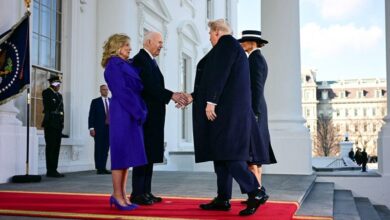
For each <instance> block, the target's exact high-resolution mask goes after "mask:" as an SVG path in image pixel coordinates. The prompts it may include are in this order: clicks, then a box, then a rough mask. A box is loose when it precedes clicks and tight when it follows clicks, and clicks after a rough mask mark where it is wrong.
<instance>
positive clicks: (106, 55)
mask: <svg viewBox="0 0 390 220" xmlns="http://www.w3.org/2000/svg"><path fill="white" fill-rule="evenodd" d="M103 48H104V52H103V58H102V62H101V64H102V66H103V68H105V71H104V78H105V80H106V82H107V85H108V87H109V89H110V90H111V93H112V98H111V102H110V110H109V111H110V147H111V169H112V181H113V187H114V192H113V194H112V196H111V198H110V204H111V205H112V204H114V205H115V206H116V208H118V209H119V210H132V209H134V208H135V207H136V205H134V204H131V203H130V201H129V199H128V197H127V196H126V184H127V176H128V172H129V171H128V169H129V167H134V166H140V165H144V164H146V163H147V159H146V154H145V148H144V140H143V129H142V125H143V123H144V122H145V119H146V114H147V110H146V105H145V103H144V101H143V100H142V98H141V92H142V89H143V85H142V83H141V78H140V76H139V70H138V69H137V68H136V67H135V66H133V64H132V63H130V62H129V61H128V58H129V55H130V51H131V48H130V38H129V37H128V36H126V35H123V34H114V35H112V36H111V37H110V38H109V39H108V41H107V42H106V43H105V45H104V47H103Z"/></svg>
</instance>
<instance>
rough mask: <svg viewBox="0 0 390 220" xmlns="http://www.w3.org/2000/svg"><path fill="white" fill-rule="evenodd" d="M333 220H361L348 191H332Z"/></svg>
mask: <svg viewBox="0 0 390 220" xmlns="http://www.w3.org/2000/svg"><path fill="white" fill-rule="evenodd" d="M333 219H334V220H361V218H360V215H359V212H358V210H357V207H356V203H355V199H354V197H353V195H352V192H351V191H350V190H335V191H334V202H333Z"/></svg>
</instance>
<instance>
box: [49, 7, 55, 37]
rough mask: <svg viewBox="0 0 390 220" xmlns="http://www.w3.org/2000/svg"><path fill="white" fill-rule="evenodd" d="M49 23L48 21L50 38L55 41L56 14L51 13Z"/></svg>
mask: <svg viewBox="0 0 390 220" xmlns="http://www.w3.org/2000/svg"><path fill="white" fill-rule="evenodd" d="M50 16H51V21H50V25H51V27H50V38H51V39H56V34H57V33H56V32H57V27H56V26H57V13H56V12H55V11H51V15H50Z"/></svg>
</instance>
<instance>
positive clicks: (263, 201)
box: [241, 186, 269, 205]
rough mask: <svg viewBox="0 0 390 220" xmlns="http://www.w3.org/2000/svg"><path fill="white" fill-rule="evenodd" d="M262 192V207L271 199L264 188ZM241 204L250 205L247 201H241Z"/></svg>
mask: <svg viewBox="0 0 390 220" xmlns="http://www.w3.org/2000/svg"><path fill="white" fill-rule="evenodd" d="M260 190H261V195H262V198H261V201H260V202H261V205H262V204H264V203H265V202H266V201H267V200H268V199H269V196H268V195H267V193H266V192H265V188H264V186H262V187H261V188H260ZM241 204H245V205H246V204H248V200H245V201H241Z"/></svg>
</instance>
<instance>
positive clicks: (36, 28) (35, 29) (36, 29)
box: [32, 2, 39, 33]
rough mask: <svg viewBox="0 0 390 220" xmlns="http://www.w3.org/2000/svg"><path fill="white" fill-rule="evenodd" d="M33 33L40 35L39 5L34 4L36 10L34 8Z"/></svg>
mask: <svg viewBox="0 0 390 220" xmlns="http://www.w3.org/2000/svg"><path fill="white" fill-rule="evenodd" d="M32 17H33V32H35V33H38V32H39V5H38V4H37V3H35V2H34V8H33V13H32Z"/></svg>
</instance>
